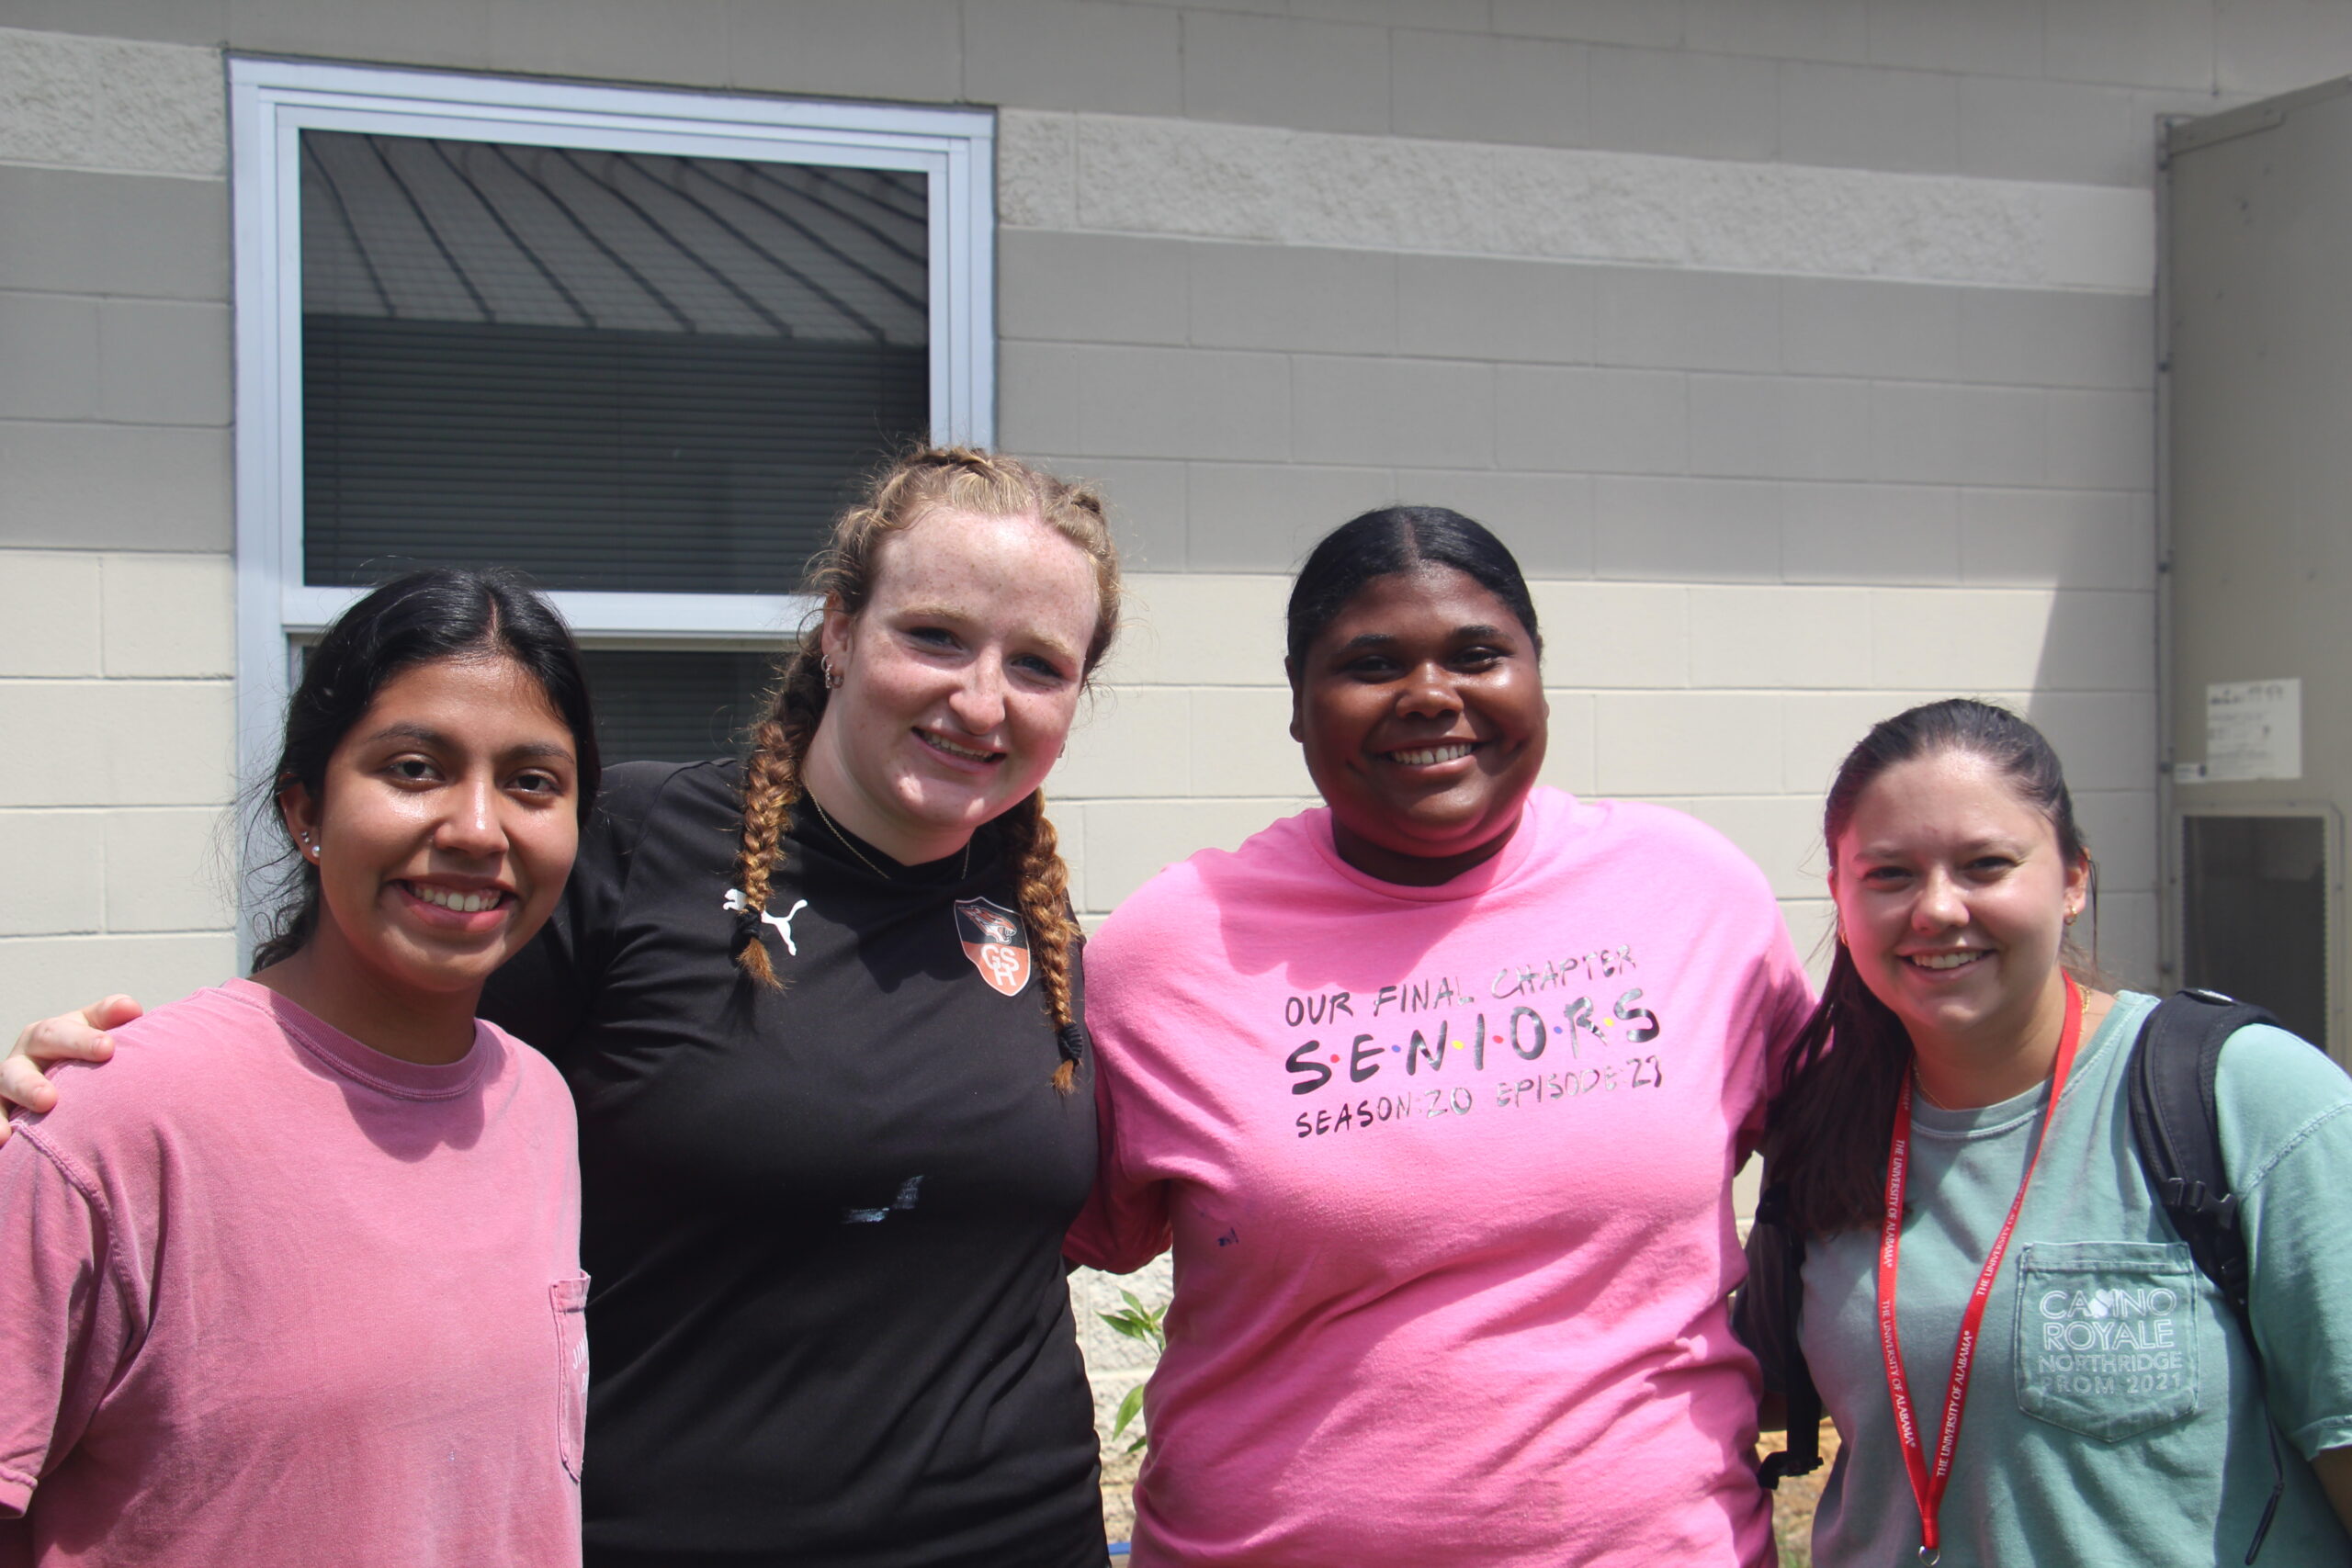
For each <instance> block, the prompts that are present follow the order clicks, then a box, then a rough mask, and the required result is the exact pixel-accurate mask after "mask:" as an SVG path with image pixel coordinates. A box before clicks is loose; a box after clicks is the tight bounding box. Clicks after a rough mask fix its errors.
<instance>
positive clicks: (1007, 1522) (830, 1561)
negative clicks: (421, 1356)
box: [482, 762, 1103, 1568]
mask: <svg viewBox="0 0 2352 1568" xmlns="http://www.w3.org/2000/svg"><path fill="white" fill-rule="evenodd" d="M740 777H741V775H740V770H739V769H738V768H737V766H736V765H735V764H733V763H729V762H710V763H698V764H695V765H692V766H686V767H674V766H669V765H662V764H650V763H639V764H629V765H626V766H622V767H617V768H615V769H614V770H612V772H611V773H607V774H606V775H605V793H604V796H603V799H602V801H601V803H600V805H599V808H598V810H597V812H596V814H595V816H594V819H593V821H592V823H591V825H590V827H589V829H588V830H587V831H586V832H585V833H584V834H583V835H582V844H581V851H580V858H579V861H578V863H577V865H576V866H575V868H574V870H573V872H572V874H571V884H570V886H568V888H567V889H566V892H565V896H564V899H563V901H562V904H561V906H560V908H559V909H558V912H557V913H556V915H555V917H554V918H553V919H551V920H550V921H549V922H548V927H547V930H546V931H545V932H544V933H543V934H542V935H541V937H540V938H539V939H538V940H537V942H534V943H533V944H532V946H531V947H530V948H529V949H527V950H526V952H525V953H522V954H519V955H518V956H517V957H516V958H515V960H514V962H512V963H511V964H508V965H507V966H506V967H505V968H504V969H503V970H501V971H500V972H499V974H498V976H496V978H495V979H494V980H493V981H492V985H491V987H490V990H489V992H488V994H487V995H485V996H484V998H482V1011H483V1013H484V1015H485V1016H487V1017H489V1018H492V1019H493V1020H495V1021H497V1022H499V1023H501V1024H503V1025H504V1026H505V1027H506V1028H508V1029H509V1030H511V1031H513V1032H515V1033H516V1034H517V1035H519V1036H521V1037H522V1038H523V1039H525V1040H527V1041H529V1042H531V1043H533V1044H535V1045H537V1046H538V1047H539V1048H540V1049H541V1050H543V1051H545V1052H546V1053H547V1054H548V1055H549V1056H550V1057H551V1058H553V1060H554V1061H555V1063H556V1064H557V1066H559V1067H560V1068H561V1069H562V1071H563V1074H564V1076H565V1077H566V1078H567V1079H569V1080H570V1082H571V1088H572V1092H573V1094H574V1095H575V1097H576V1098H577V1100H578V1102H579V1108H580V1155H581V1168H582V1170H581V1174H582V1199H583V1203H582V1209H583V1215H584V1220H583V1226H582V1238H581V1253H582V1263H583V1264H584V1266H585V1267H586V1268H587V1269H588V1271H589V1273H590V1275H591V1277H592V1280H593V1281H594V1283H593V1287H592V1289H591V1292H590V1295H589V1300H588V1328H589V1342H590V1354H591V1364H592V1369H593V1371H592V1382H591V1384H590V1390H589V1403H588V1411H589V1421H588V1452H587V1467H586V1480H585V1491H584V1505H585V1513H586V1539H587V1562H588V1563H589V1565H590V1568H639V1565H650V1564H654V1563H661V1564H664V1565H666V1568H718V1565H719V1564H727V1565H729V1568H749V1565H752V1564H785V1563H790V1564H792V1565H794V1568H836V1565H837V1568H965V1565H969V1568H981V1565H984V1564H985V1565H987V1568H1029V1565H1035V1568H1080V1565H1081V1564H1083V1565H1084V1568H1100V1564H1101V1562H1102V1561H1103V1522H1102V1513H1101V1504H1100V1497H1099V1493H1098V1491H1097V1489H1096V1488H1097V1479H1096V1449H1095V1438H1094V1427H1093V1419H1092V1404H1091V1397H1090V1395H1089V1393H1088V1390H1087V1384H1086V1379H1085V1374H1084V1369H1083V1367H1082V1366H1081V1364H1080V1359H1079V1353H1078V1347H1077V1343H1076V1339H1075V1337H1074V1334H1073V1331H1072V1326H1071V1322H1070V1313H1069V1294H1068V1292H1067V1290H1066V1288H1065V1285H1064V1270H1063V1267H1062V1263H1061V1246H1060V1244H1061V1236H1062V1233H1063V1231H1064V1230H1065V1229H1066V1228H1067V1226H1068V1225H1069V1221H1070V1219H1071V1218H1072V1216H1073V1215H1075V1213H1077V1211H1078V1208H1079V1205H1080V1203H1081V1202H1082V1201H1084V1199H1085V1196H1086V1191H1087V1186H1088V1183H1089V1181H1090V1180H1091V1178H1092V1175H1093V1170H1094V1152H1095V1134H1094V1100H1093V1090H1092V1066H1093V1064H1092V1062H1091V1057H1090V1059H1088V1060H1086V1061H1083V1062H1082V1063H1081V1065H1080V1079H1079V1087H1078V1092H1077V1093H1075V1094H1072V1095H1069V1096H1064V1095H1062V1094H1059V1093H1057V1092H1056V1091H1055V1089H1053V1087H1052V1084H1051V1081H1050V1080H1051V1077H1052V1075H1053V1071H1054V1068H1055V1066H1057V1063H1058V1062H1059V1060H1060V1054H1059V1049H1058V1046H1057V1039H1056V1034H1055V1032H1054V1029H1053V1027H1052V1024H1051V1021H1050V1020H1049V1019H1048V1017H1047V1015H1046V1009H1045V1005H1044V1003H1043V1001H1042V999H1041V998H1040V995H1039V992H1040V984H1039V982H1038V981H1037V979H1036V977H1035V974H1034V973H1033V972H1028V971H1029V970H1030V969H1032V968H1033V967H1034V966H1032V965H1028V964H1027V954H1026V953H1025V951H1024V949H1023V945H1022V944H1023V942H1025V934H1024V933H1023V928H1022V925H1021V922H1020V919H1019V917H1018V915H1017V914H1014V913H1013V911H1014V910H1015V909H1016V908H1017V907H1018V906H1017V903H1016V900H1015V898H1014V897H1013V892H1012V868H1011V866H1010V864H1009V863H1008V861H1007V859H1006V857H1005V856H1004V855H1003V854H1002V853H1001V852H1000V851H999V849H998V847H997V845H996V843H995V838H994V835H993V834H991V833H989V832H988V831H987V830H983V832H982V833H981V835H980V836H979V837H978V839H976V840H975V841H974V844H973V848H972V854H971V857H970V860H969V864H968V868H967V866H966V864H965V863H964V861H963V859H962V857H961V856H957V857H951V858H950V859H948V860H946V861H942V862H938V863H933V864H929V865H920V866H900V865H899V864H897V863H895V862H892V861H890V860H889V859H888V858H887V857H886V856H884V855H883V854H882V853H881V852H879V851H877V850H876V849H874V848H872V847H871V846H870V845H866V844H865V843H863V842H862V841H858V840H844V839H843V838H842V837H840V836H837V834H836V832H835V830H834V829H832V828H831V827H830V826H828V825H826V824H824V823H822V822H820V820H819V819H818V818H816V816H815V815H814V814H813V813H811V812H809V808H808V807H807V805H806V804H805V803H804V804H803V805H802V806H801V807H799V808H797V810H796V812H795V813H794V817H793V821H792V824H791V828H790V831H789V834H788V836H787V839H786V846H785V857H784V863H783V865H782V867H781V868H780V869H779V871H778V872H777V874H775V878H774V883H773V886H772V888H771V890H770V893H769V897H768V906H767V908H768V913H769V915H770V916H771V917H772V918H771V919H765V920H763V919H758V917H757V914H756V913H755V912H754V913H746V912H744V911H742V910H741V909H740V908H729V906H730V904H731V905H736V906H740V905H741V895H740V893H736V894H735V897H732V898H730V897H729V894H730V893H731V892H734V890H735V888H736V883H737V877H736V874H735V855H736V849H737V845H738V843H739V841H740V835H741V795H740V787H741V784H740ZM853 846H854V853H853V852H851V851H852V848H853ZM861 854H862V855H863V856H865V860H866V861H869V862H871V863H872V867H871V868H869V866H868V865H866V864H864V863H860V861H859V860H858V859H857V858H856V856H857V855H861ZM1007 919H1010V921H1011V924H1010V926H1009V927H1008V926H1007V924H1006V923H1005V922H1006V921H1007ZM754 927H756V929H757V930H758V931H759V934H760V939H761V940H762V941H763V942H766V943H767V946H768V954H769V957H770V958H771V960H772V961H773V962H774V963H775V970H776V974H777V976H778V977H779V978H780V979H782V980H783V982H784V989H782V990H781V991H774V990H769V989H767V988H765V987H761V986H759V985H758V984H756V983H755V982H753V981H752V980H751V979H750V978H749V977H747V976H745V975H744V974H743V973H742V971H741V969H740V968H739V967H738V966H737V965H736V964H735V962H734V959H733V956H732V954H733V953H734V951H735V949H736V948H737V946H738V945H740V942H741V938H742V936H743V934H744V933H745V932H747V931H750V930H752V929H753V928H754ZM1016 981H1017V982H1018V987H1017V988H1015V989H1012V992H1011V994H1007V990H1008V988H1011V987H1013V986H1014V983H1015V982H1016ZM552 1353H553V1352H552V1351H550V1354H552Z"/></svg>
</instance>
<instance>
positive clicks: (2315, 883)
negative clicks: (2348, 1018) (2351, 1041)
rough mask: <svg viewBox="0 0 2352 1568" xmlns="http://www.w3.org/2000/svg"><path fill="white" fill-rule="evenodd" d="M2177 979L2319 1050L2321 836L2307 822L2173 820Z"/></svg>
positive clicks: (2321, 830)
mask: <svg viewBox="0 0 2352 1568" xmlns="http://www.w3.org/2000/svg"><path fill="white" fill-rule="evenodd" d="M2181 820H2182V830H2183V849H2184V850H2185V853H2184V854H2183V856H2182V864H2183V870H2184V872H2185V873H2186V876H2185V881H2184V886H2183V890H2182V891H2183V897H2182V904H2183V914H2184V915H2185V917H2186V919H2185V920H2184V930H2183V931H2182V933H2181V934H2182V937H2183V941H2182V943H2181V947H2182V952H2181V960H2182V969H2183V978H2184V979H2185V980H2186V981H2187V983H2188V984H2189V985H2191V986H2204V987H2209V988H2211V989H2212V990H2216V991H2221V992H2223V993H2225V994H2226V995H2229V996H2233V997H2236V998H2240V999H2241V1000H2244V1001H2249V1002H2257V1003H2259V1004H2261V1005H2262V1006H2264V1007H2267V1008H2268V1009H2269V1010H2271V1011H2272V1012H2274V1013H2276V1014H2278V1021H2279V1022H2281V1023H2283V1024H2285V1025H2286V1026H2287V1027H2288V1028H2290V1029H2291V1030H2293V1031H2294V1032H2296V1033H2298V1034H2300V1035H2301V1036H2302V1037H2303V1038H2304V1039H2306V1040H2309V1041H2312V1043H2316V1044H2319V1045H2323V1046H2324V1045H2325V1044H2326V1043H2328V1041H2327V833H2326V829H2325V826H2324V824H2323V823H2322V822H2321V820H2320V818H2316V817H2203V816H2198V817H2186V818H2182V819H2181Z"/></svg>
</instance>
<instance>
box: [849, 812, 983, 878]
mask: <svg viewBox="0 0 2352 1568" xmlns="http://www.w3.org/2000/svg"><path fill="white" fill-rule="evenodd" d="M809 805H810V806H811V807H815V808H816V812H817V820H818V821H820V822H822V823H823V824H824V825H825V827H826V828H827V829H828V830H830V831H831V833H832V835H833V837H834V838H835V839H836V840H839V841H840V843H841V846H842V848H843V849H845V850H847V851H848V852H850V853H851V854H853V855H856V856H857V863H858V864H860V865H862V866H864V867H865V869H866V870H868V871H870V872H872V873H873V874H875V875H876V876H878V877H880V878H881V879H882V880H883V881H885V882H888V881H889V880H890V874H889V873H888V872H887V871H884V870H883V869H882V868H881V867H880V866H878V865H876V864H875V863H873V862H872V861H870V860H867V859H866V858H865V856H864V855H863V854H860V853H859V852H858V848H857V846H856V845H855V844H854V843H852V842H850V839H849V835H848V834H847V833H844V832H842V830H841V829H840V827H839V826H838V825H836V824H835V823H834V821H833V819H832V818H830V817H828V816H826V815H825V808H824V807H823V805H822V804H820V802H819V801H818V799H817V797H816V796H815V795H810V796H809ZM971 874H972V840H969V839H967V840H964V869H963V870H961V871H959V872H957V873H956V879H957V880H958V881H961V880H963V879H964V878H965V877H967V876H969V875H971Z"/></svg>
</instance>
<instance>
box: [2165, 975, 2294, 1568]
mask: <svg viewBox="0 0 2352 1568" xmlns="http://www.w3.org/2000/svg"><path fill="white" fill-rule="evenodd" d="M2277 1022H2278V1020H2277V1019H2275V1018H2273V1017H2272V1016H2271V1015H2270V1014H2269V1012H2267V1010H2264V1009H2262V1008H2258V1007H2256V1006H2254V1005H2252V1004H2251V1003H2248V1002H2241V1001H2237V1000H2235V999H2233V998H2229V997H2225V996H2223V995H2222V994H2221V993H2220V992H2218V991H2203V990H2186V991H2180V992H2177V993H2176V994H2174V995H2173V996H2171V997H2168V998H2165V1000H2163V1001H2161V1002H2158V1003H2157V1004H2156V1005H2155V1007H2154V1008H2153V1009H2152V1010H2150V1011H2149V1013H2148V1016H2147V1018H2146V1020H2145V1021H2143V1022H2142V1024H2141V1025H2140V1037H2139V1039H2138V1041H2137V1042H2136V1043H2134V1044H2133V1046H2132V1050H2131V1063H2130V1065H2129V1066H2128V1067H2127V1069H2126V1072H2125V1080H2126V1082H2125V1092H2126V1094H2127V1096H2128V1100H2129V1104H2130V1107H2131V1141H2132V1143H2133V1144H2134V1145H2136V1146H2137V1147H2138V1149H2139V1154H2140V1168H2141V1169H2142V1170H2143V1172H2144V1173H2145V1174H2146V1176H2147V1179H2148V1186H2149V1188H2150V1189H2151V1190H2153V1191H2154V1193H2155V1198H2156V1201H2157V1202H2158V1203H2159V1204H2161V1205H2162V1206H2163V1208H2164V1211H2165V1214H2166V1215H2167V1216H2168V1217H2169V1218H2170V1219H2171V1221H2172V1226H2173V1229H2174V1230H2176V1231H2177V1232H2178V1233H2179V1234H2180V1239H2181V1240H2182V1241H2184V1242H2186V1243H2188V1254H2189V1256H2190V1257H2191V1258H2195V1259H2196V1260H2197V1267H2198V1269H2199V1270H2200V1271H2201V1272H2202V1273H2203V1274H2204V1276H2205V1277H2206V1278H2207V1279H2209V1280H2212V1281H2213V1283H2214V1284H2215V1285H2216V1286H2218V1287H2219V1288H2220V1290H2221V1292H2222V1299H2223V1300H2224V1301H2226V1302H2228V1303H2230V1312H2231V1314H2233V1315H2234V1316H2235V1317H2236V1318H2237V1320H2238V1326H2239V1328H2240V1329H2242V1330H2243V1331H2244V1332H2245V1343H2246V1348H2247V1349H2248V1350H2250V1351H2252V1352H2253V1355H2254V1362H2255V1366H2256V1369H2257V1370H2259V1369H2260V1367H2261V1365H2262V1348H2261V1346H2260V1345H2259V1344H2258V1343H2257V1342H2256V1339H2255V1337H2254V1312H2253V1308H2252V1305H2251V1303H2249V1301H2248V1291H2249V1287H2250V1285H2251V1282H2252V1273H2253V1269H2252V1265H2251V1262H2250V1260H2249V1259H2248V1258H2247V1256H2246V1250H2245V1231H2244V1230H2243V1229H2241V1228H2240V1226H2239V1224H2238V1219H2239V1215H2238V1195H2237V1193H2235V1192H2234V1191H2233V1190H2231V1189H2230V1178H2229V1173H2228V1172H2227V1171H2226V1170H2224V1169H2223V1168H2222V1120H2221V1111H2220V1109H2219V1107H2218V1104H2217V1102H2216V1099H2215V1093H2214V1087H2213V1086H2214V1080H2215V1078H2216V1077H2218V1075H2219V1073H2220V1071H2221V1064H2222V1045H2224V1044H2225V1043H2228V1041H2229V1038H2230V1036H2231V1035H2233V1034H2234V1033H2236V1032H2238V1031H2239V1030H2241V1029H2244V1028H2245V1027H2247V1026H2248V1025H2249V1024H2256V1023H2270V1024H2275V1023H2277ZM2263 1427H2264V1429H2265V1431H2266V1433H2267V1435H2268V1437H2269V1438H2270V1463H2271V1467H2272V1469H2273V1470H2274V1471H2276V1472H2278V1481H2277V1484H2275V1485H2274V1486H2273V1487H2272V1488H2271V1492H2270V1504H2269V1506H2268V1507H2267V1508H2265V1509H2264V1510H2263V1511H2262V1522H2261V1523H2260V1524H2259V1525H2257V1526H2256V1528H2255V1532H2254V1543H2253V1544H2252V1545H2251V1546H2249V1547H2247V1548H2246V1553H2245V1560H2246V1561H2247V1562H2253V1561H2254V1556H2255V1553H2256V1552H2257V1551H2261V1550H2262V1540H2263V1537H2265V1536H2266V1535H2267V1534H2269V1533H2270V1520H2271V1517H2272V1516H2273V1515H2275V1514H2276V1513H2277V1512H2278V1499H2279V1497H2280V1495H2282V1494H2283V1493H2284V1491H2285V1490H2286V1485H2287V1478H2286V1471H2285V1468H2284V1467H2283V1466H2282V1465H2281V1464H2280V1462H2279V1459H2278V1432H2277V1430H2276V1429H2275V1427H2273V1426H2272V1424H2271V1423H2270V1422H2269V1421H2268V1420H2267V1419H2266V1420H2265V1421H2264V1423H2263Z"/></svg>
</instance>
